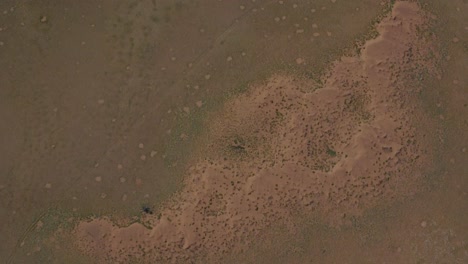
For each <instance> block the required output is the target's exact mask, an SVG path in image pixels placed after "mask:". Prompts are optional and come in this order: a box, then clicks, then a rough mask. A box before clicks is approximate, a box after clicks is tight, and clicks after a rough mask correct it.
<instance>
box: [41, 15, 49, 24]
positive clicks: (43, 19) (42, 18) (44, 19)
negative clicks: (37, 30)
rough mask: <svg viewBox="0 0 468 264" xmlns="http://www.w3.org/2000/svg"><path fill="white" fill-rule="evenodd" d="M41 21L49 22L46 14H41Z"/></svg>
mask: <svg viewBox="0 0 468 264" xmlns="http://www.w3.org/2000/svg"><path fill="white" fill-rule="evenodd" d="M40 21H41V23H47V22H48V21H49V20H48V19H47V17H46V16H41V18H40Z"/></svg>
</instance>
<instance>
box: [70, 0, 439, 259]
mask: <svg viewBox="0 0 468 264" xmlns="http://www.w3.org/2000/svg"><path fill="white" fill-rule="evenodd" d="M425 22H426V21H425V16H423V15H422V13H421V11H420V10H419V8H418V6H417V5H416V4H414V3H409V2H397V3H396V4H395V6H394V9H393V11H392V13H391V14H389V15H388V17H386V18H385V19H383V21H382V22H381V23H380V24H379V25H378V27H377V30H378V31H379V33H380V36H379V37H377V38H376V39H373V40H371V41H368V42H367V43H366V44H365V45H364V47H362V50H361V53H360V55H359V56H355V57H343V58H342V59H341V60H340V61H337V62H335V63H334V64H333V65H332V67H331V69H330V71H329V72H328V73H327V74H326V75H325V76H324V77H323V80H322V82H323V87H321V88H320V89H317V87H318V85H317V83H315V82H313V81H311V80H304V79H299V78H295V77H292V76H285V75H276V76H273V77H271V78H270V79H269V80H268V81H267V82H266V83H262V84H258V85H255V86H252V87H251V88H250V89H249V91H248V92H246V93H244V94H242V95H239V96H238V97H236V98H234V99H232V100H231V101H229V102H228V103H226V105H225V106H224V109H223V110H222V111H221V112H220V113H217V114H215V115H214V117H212V118H210V120H207V126H208V132H207V135H206V139H207V140H206V143H207V144H204V145H203V146H202V147H201V151H200V153H208V154H206V155H205V156H204V157H202V158H200V159H196V161H195V162H194V165H193V166H192V167H191V168H190V169H189V170H188V172H187V175H186V178H185V187H184V189H183V190H182V191H181V192H180V193H179V194H177V195H176V196H175V197H174V198H173V200H171V201H170V202H168V204H167V205H166V206H165V207H164V208H163V209H162V211H161V212H160V214H159V215H149V216H147V217H146V219H145V221H146V223H147V225H149V226H151V227H152V229H147V228H146V227H144V226H143V225H141V224H133V225H131V226H128V227H122V228H121V227H117V226H115V225H114V224H112V222H111V221H109V220H108V219H94V220H92V221H84V222H82V223H80V224H79V225H78V226H77V227H76V230H75V234H76V238H77V239H76V241H77V242H76V243H77V245H78V247H79V248H80V249H82V250H83V251H84V252H85V253H86V254H91V255H93V256H95V257H96V258H97V259H98V260H101V261H103V262H110V261H121V262H128V261H130V260H133V259H139V260H140V261H142V262H149V263H155V262H158V261H173V262H175V263H181V262H183V261H185V260H188V259H191V260H193V259H195V258H197V257H200V258H207V259H211V260H216V259H217V258H219V257H220V256H222V255H223V253H226V252H236V251H240V250H242V249H243V248H245V247H247V246H248V245H249V238H251V237H252V236H255V235H256V234H258V233H259V232H260V231H261V230H262V229H265V228H267V227H269V226H271V225H272V224H274V223H277V222H282V223H286V224H287V223H291V219H292V215H293V214H297V213H301V214H308V213H310V212H313V211H315V212H318V213H320V214H321V215H323V217H324V219H326V220H327V221H329V222H330V223H331V224H340V223H342V222H343V221H346V219H347V216H350V215H359V214H360V213H361V212H362V211H363V210H365V209H366V208H369V207H372V206H374V205H375V204H376V203H378V202H379V203H381V202H388V201H391V200H392V199H395V198H398V197H403V196H405V195H408V194H411V193H412V192H414V191H415V190H416V189H417V187H418V185H419V184H420V180H421V175H422V172H424V168H425V167H428V165H429V164H430V163H431V159H432V153H431V148H430V147H428V146H427V145H426V144H427V143H426V142H427V137H426V138H425V136H424V135H423V134H422V132H421V131H420V130H418V129H416V128H415V125H414V124H415V122H419V123H421V122H425V120H424V115H423V113H422V111H421V110H420V107H419V105H418V101H417V93H418V91H419V89H421V87H420V86H419V85H418V80H417V78H418V74H422V73H423V72H429V73H432V74H436V72H435V70H434V68H433V67H432V66H431V65H432V64H433V62H432V61H431V57H430V56H429V55H430V54H435V52H434V51H433V50H432V48H431V42H430V41H428V40H424V39H421V38H419V37H418V35H417V30H418V28H421V27H423V26H424V23H425ZM291 228H293V227H292V226H291Z"/></svg>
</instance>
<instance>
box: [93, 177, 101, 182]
mask: <svg viewBox="0 0 468 264" xmlns="http://www.w3.org/2000/svg"><path fill="white" fill-rule="evenodd" d="M94 180H95V181H97V182H101V181H102V177H101V176H97V177H96V178H94Z"/></svg>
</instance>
